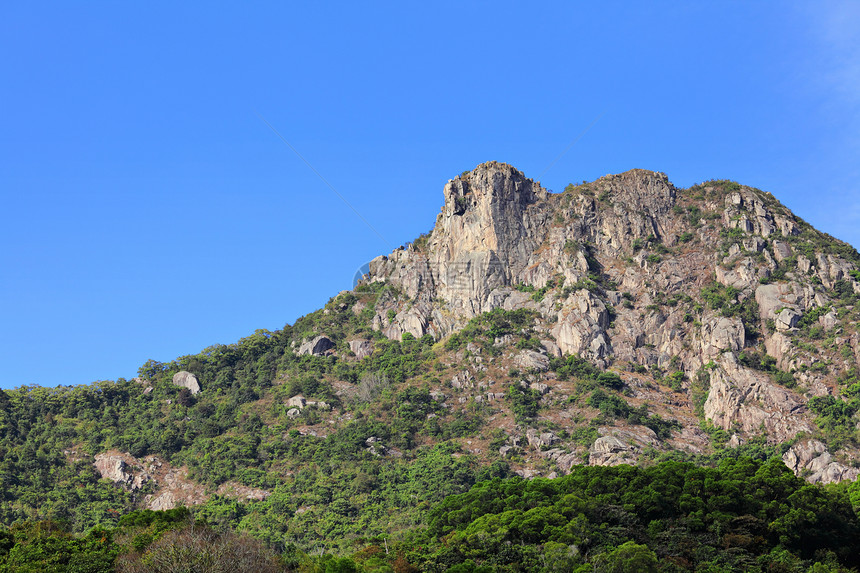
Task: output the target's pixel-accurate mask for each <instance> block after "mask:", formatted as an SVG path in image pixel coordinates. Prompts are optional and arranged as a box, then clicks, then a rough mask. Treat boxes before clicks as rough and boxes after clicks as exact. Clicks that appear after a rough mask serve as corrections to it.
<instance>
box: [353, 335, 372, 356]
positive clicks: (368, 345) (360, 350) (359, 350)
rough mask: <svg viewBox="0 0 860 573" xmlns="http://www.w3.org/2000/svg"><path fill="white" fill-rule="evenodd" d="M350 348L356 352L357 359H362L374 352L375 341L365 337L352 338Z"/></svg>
mask: <svg viewBox="0 0 860 573" xmlns="http://www.w3.org/2000/svg"><path fill="white" fill-rule="evenodd" d="M349 349H350V350H351V351H352V353H353V354H355V357H356V359H358V360H361V359H362V358H364V357H365V356H370V355H371V354H372V353H373V342H371V341H370V340H367V339H364V338H359V339H357V340H350V341H349Z"/></svg>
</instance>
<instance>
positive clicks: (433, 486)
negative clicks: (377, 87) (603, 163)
mask: <svg viewBox="0 0 860 573" xmlns="http://www.w3.org/2000/svg"><path fill="white" fill-rule="evenodd" d="M443 194H444V206H443V207H442V210H441V212H440V213H439V215H438V216H437V218H436V223H435V226H434V228H433V229H432V230H431V231H430V232H429V233H428V234H426V235H422V236H420V237H419V238H418V239H416V240H415V241H413V242H412V243H410V244H408V245H405V246H403V247H401V248H399V249H397V250H395V251H394V252H392V253H390V254H388V255H387V256H380V257H377V258H376V259H374V260H373V261H371V263H370V264H369V267H368V272H367V274H366V275H365V276H364V277H362V279H361V280H360V281H359V283H358V284H357V285H356V287H355V288H354V289H353V290H352V291H344V292H342V293H340V294H338V295H337V296H335V297H333V298H332V299H330V300H329V301H328V302H327V303H326V304H325V306H324V308H322V309H320V310H319V311H317V312H314V313H311V314H309V315H307V316H305V317H302V318H300V319H299V320H297V321H296V323H295V324H293V325H286V326H285V327H284V328H283V329H281V330H278V331H275V332H269V331H265V330H258V331H257V332H255V333H254V334H252V335H250V336H248V337H246V338H243V339H241V340H240V341H238V342H237V343H236V344H231V345H216V346H212V347H209V348H206V349H204V350H203V351H202V352H200V353H199V354H196V355H189V356H183V357H180V358H177V359H176V360H174V361H172V362H169V363H160V362H157V361H152V360H151V361H149V362H147V363H146V364H144V365H143V366H142V367H141V368H140V370H139V376H138V377H136V378H135V379H133V380H124V379H120V380H117V381H105V382H99V383H96V384H92V385H85V386H77V387H68V388H62V387H61V388H57V389H46V388H39V387H23V388H18V389H16V390H13V391H8V392H6V393H5V394H3V395H2V396H0V399H2V401H3V407H2V420H0V458H2V465H0V498H2V500H3V504H2V505H0V519H1V520H2V521H3V522H4V523H6V524H12V523H15V522H18V523H21V522H27V521H28V520H29V521H32V520H44V519H51V520H54V521H55V522H62V523H65V524H66V525H65V526H64V527H66V528H67V529H68V530H69V531H70V532H75V531H78V532H80V531H86V530H89V529H90V528H91V527H93V526H103V527H109V526H115V525H116V524H117V523H119V520H120V517H121V516H122V515H124V514H127V513H128V512H130V511H133V510H136V509H142V508H148V509H154V510H167V509H171V508H174V507H177V506H179V505H185V506H189V507H194V511H195V515H196V516H197V517H198V518H200V519H206V520H208V521H209V522H210V523H216V524H221V525H224V526H229V527H231V528H234V529H239V530H243V531H247V532H250V533H251V534H253V535H254V536H256V537H258V538H260V539H262V540H263V541H265V542H266V543H267V544H269V545H270V546H271V547H274V548H276V549H277V550H278V551H284V550H287V549H288V548H290V547H294V548H295V547H298V548H301V549H303V550H306V551H307V550H309V549H310V548H313V547H314V546H316V545H317V544H321V543H322V544H325V547H327V548H328V549H332V548H340V549H341V550H343V549H344V548H346V547H350V546H351V544H353V543H357V541H356V540H361V539H365V540H367V539H374V538H375V539H376V540H377V542H379V540H380V539H382V537H379V536H385V535H392V534H396V535H401V536H406V537H404V539H405V538H408V537H409V536H410V535H413V534H412V533H410V532H413V531H416V529H415V528H416V527H422V526H424V525H427V524H428V521H427V519H428V513H427V512H428V510H429V509H430V508H431V507H442V508H446V507H448V508H449V509H450V507H451V506H450V504H451V503H454V504H460V503H463V504H468V503H474V501H475V499H474V497H468V496H470V495H473V494H472V493H469V492H470V491H480V489H479V490H475V489H473V487H474V488H480V487H496V486H476V485H475V484H476V483H479V482H482V481H483V480H487V479H492V478H496V479H500V478H509V477H511V476H516V475H519V476H522V477H526V478H535V477H538V476H542V477H550V478H558V480H554V481H557V483H558V484H574V483H578V482H577V480H580V481H581V479H580V478H578V477H577V476H579V475H586V474H584V473H581V472H584V471H585V470H582V469H581V466H582V465H583V464H586V465H590V466H616V465H619V464H635V465H640V466H643V467H645V468H652V469H646V470H642V471H643V472H649V471H650V472H651V473H650V474H647V473H642V474H637V476H639V477H637V478H636V479H646V478H645V477H643V476H646V475H648V476H652V477H648V478H647V479H668V480H669V481H672V480H676V479H681V480H683V479H684V478H683V476H684V475H686V474H689V473H690V472H691V471H692V470H691V468H694V467H696V466H700V467H705V468H713V467H719V468H721V469H720V470H719V471H724V472H728V473H730V474H731V475H732V476H734V477H733V478H732V479H741V478H737V476H745V477H743V478H742V479H743V480H747V481H748V482H750V483H752V482H751V481H750V480H753V475H755V476H759V473H761V472H765V471H767V472H771V474H768V475H776V474H774V473H773V472H777V473H778V470H776V469H774V468H775V467H776V466H770V465H769V466H761V470H760V471H759V469H758V468H759V466H758V465H755V464H772V463H776V464H778V466H779V467H782V464H785V466H787V467H788V468H789V469H790V470H791V472H793V473H794V474H795V475H796V476H799V477H801V478H804V479H806V480H808V481H809V482H812V483H825V484H826V483H836V482H849V481H853V480H855V479H856V478H857V476H858V474H860V469H858V467H860V434H858V427H857V426H858V421H857V416H856V413H857V411H858V409H860V377H858V365H860V332H858V318H860V307H858V305H857V303H858V301H860V270H858V269H860V255H858V253H857V251H856V250H854V249H853V248H852V247H851V246H849V245H847V244H845V243H843V242H840V241H838V240H836V239H834V238H832V237H830V236H828V235H825V234H823V233H820V232H818V231H816V230H815V229H813V228H812V227H811V226H810V225H808V224H807V223H805V222H804V221H802V220H801V219H799V218H798V217H796V216H795V215H794V214H792V213H791V212H790V211H789V210H788V209H787V208H785V207H784V206H783V205H781V204H780V203H779V202H778V201H777V200H776V199H775V198H774V197H773V196H772V195H770V194H769V193H766V192H763V191H760V190H758V189H754V188H750V187H746V186H743V185H740V184H738V183H734V182H731V181H708V182H705V183H702V184H698V185H694V186H693V187H690V188H688V189H680V188H676V187H675V186H674V185H672V183H671V182H670V181H669V179H668V178H667V176H666V175H664V174H662V173H656V172H652V171H645V170H633V171H628V172H626V173H622V174H619V175H608V176H606V177H603V178H600V179H598V180H596V181H592V182H583V183H581V184H571V185H569V186H568V187H567V188H566V189H565V190H564V191H563V192H562V193H551V192H549V191H547V190H546V189H544V188H543V187H541V185H540V184H539V183H538V182H535V181H532V180H530V179H528V178H527V177H525V175H523V174H522V173H521V172H520V171H518V170H517V169H515V168H514V167H512V166H510V165H507V164H503V163H496V162H490V163H484V164H482V165H479V166H478V167H476V168H475V169H474V170H472V171H469V172H464V173H462V174H461V175H459V176H458V177H456V178H454V179H452V180H450V181H449V182H448V183H447V184H446V185H445V187H444V191H443ZM747 458H750V459H752V460H754V462H750V463H751V464H753V465H744V463H741V462H737V460H740V459H747ZM756 460H757V461H756ZM678 462H683V463H685V464H692V465H689V466H686V465H685V466H677V465H676V466H672V465H668V466H667V465H666V464H671V463H678ZM727 463H737V464H740V465H737V466H732V465H725V464H727ZM653 468H670V469H668V470H664V469H660V470H653ZM671 468H675V469H671ZM678 468H681V470H679V469H678ZM751 468H752V469H751ZM589 471H594V472H601V471H605V472H606V473H604V474H597V473H595V474H594V475H595V476H596V475H604V476H616V477H615V478H612V479H622V478H619V477H617V476H620V475H622V474H612V473H610V472H611V471H615V470H611V469H610V468H606V469H599V468H593V469H592V470H589ZM618 471H620V472H623V471H627V470H618ZM631 471H632V470H631ZM714 471H717V470H714ZM779 471H781V470H779ZM786 471H788V470H786ZM578 472H579V473H578ZM661 472H662V473H661ZM667 472H668V473H667ZM672 472H675V473H672ZM678 472H680V473H678ZM732 472H733V473H732ZM566 474H572V475H571V476H569V478H562V477H561V476H565V475H566ZM669 474H671V475H672V476H673V477H671V479H670V478H669V477H666V476H668V475H669ZM589 475H591V474H589ZM762 475H764V474H762ZM789 475H790V474H789ZM654 476H663V477H659V478H655V477H654ZM679 476H681V477H679ZM607 479H609V478H607ZM709 479H710V478H709ZM714 479H716V478H714ZM720 479H723V478H720ZM756 479H758V478H756ZM762 479H764V478H762ZM768 479H769V478H768ZM780 479H782V480H783V482H784V483H788V482H786V480H787V479H788V478H780ZM561 480H566V481H561ZM539 482H540V480H538V482H535V483H539ZM493 483H496V482H493ZM499 483H503V482H499ZM504 483H507V482H504ZM540 483H543V482H540ZM791 483H792V484H794V485H792V486H791V487H796V488H801V487H802V486H801V485H800V484H801V483H802V482H800V481H799V480H798V481H797V482H791ZM499 487H501V486H499ZM504 487H507V486H504ZM516 487H520V486H516ZM535 487H537V488H540V487H544V486H535ZM546 487H550V486H546ZM554 487H562V485H557V486H554ZM810 487H812V486H810ZM841 487H842V489H841V490H838V491H841V492H842V493H841V494H839V495H848V494H847V493H845V492H848V491H849V490H850V491H851V492H854V493H852V495H855V498H856V500H857V501H858V502H860V491H856V488H855V487H854V486H853V485H851V486H847V487H846V486H841ZM756 491H760V490H756ZM792 491H793V490H792ZM804 491H807V490H804ZM808 491H810V492H812V491H816V492H817V491H824V490H820V489H811V490H808ZM828 491H830V490H828ZM833 491H837V490H833ZM452 494H460V495H462V496H466V497H456V498H449V499H456V500H459V501H454V502H451V501H446V502H445V503H447V504H449V505H445V504H443V505H441V506H439V505H437V504H439V503H440V502H443V500H445V499H446V498H447V496H450V495H452ZM474 495H477V494H474ZM493 495H497V494H493ZM547 495H549V494H547ZM661 495H662V494H661ZM666 495H669V494H668V493H667V494H666ZM739 495H740V494H739ZM744 495H746V494H744ZM750 495H753V494H750ZM786 495H788V493H786ZM810 495H812V494H810ZM815 495H824V494H815ZM834 495H835V494H834ZM547 499H550V498H549V497H548V498H547ZM750 499H752V497H751V498H750ZM606 503H609V502H606ZM612 503H616V502H612ZM619 503H620V502H619ZM625 503H627V502H625ZM828 503H829V502H828ZM833 503H836V502H833ZM610 505H611V504H610ZM607 507H608V506H607ZM613 507H614V506H613ZM434 511H436V512H437V513H435V514H433V515H434V516H435V517H433V519H434V520H435V521H433V523H435V524H436V525H434V526H433V527H435V528H436V529H433V528H432V527H431V529H430V530H428V531H430V532H431V533H432V532H433V531H435V532H436V533H435V535H440V536H441V535H453V533H451V532H452V531H454V530H455V529H456V528H457V527H463V528H467V527H473V525H471V524H470V523H471V522H469V521H468V520H467V521H462V519H463V517H462V516H460V517H451V516H448V515H447V514H446V515H440V514H439V513H438V512H439V511H442V510H434ZM481 511H483V510H481ZM601 511H603V510H601ZM720 511H723V512H724V513H723V514H721V515H729V514H728V513H725V512H726V511H729V510H726V509H725V508H723V509H721V510H720ZM732 511H738V512H740V513H737V515H738V516H742V515H744V513H742V512H741V509H739V508H735V509H733V510H732ZM744 511H752V510H744ZM762 511H764V510H762ZM834 511H836V510H834ZM479 513H480V511H478V510H477V509H473V510H470V513H469V515H471V516H472V517H473V518H474V517H475V516H477V515H478V514H479ZM598 513H599V512H598ZM849 513H850V510H849ZM834 515H835V513H834ZM595 519H596V518H595ZM672 519H675V518H674V517H673V518H672ZM738 519H740V517H738ZM773 519H776V518H773ZM780 519H782V518H780ZM840 519H841V518H840ZM682 521H683V520H682ZM442 523H445V524H447V525H440V524H442ZM683 523H684V524H687V525H684V527H687V526H688V525H689V523H691V522H689V521H683ZM727 523H728V522H727ZM732 523H734V522H732ZM797 523H800V522H797ZM703 527H705V526H704V525H703ZM719 527H722V526H719ZM719 527H717V531H718V533H717V534H716V537H714V536H712V537H709V538H708V539H709V541H702V543H712V544H713V545H714V547H717V546H719V544H720V543H723V544H724V545H725V543H727V542H726V541H725V535H727V534H725V532H723V533H722V534H721V533H719V531H720V530H719ZM757 527H758V526H757ZM762 527H763V526H762ZM822 527H823V526H822ZM840 527H841V526H840ZM852 527H853V526H852ZM452 528H453V529H452ZM745 531H746V530H745ZM431 533H427V535H431ZM416 535H417V534H416ZM589 535H591V534H589ZM631 535H632V534H631ZM655 535H656V533H655ZM690 535H692V533H691V534H690ZM709 535H710V534H709ZM738 535H740V533H739V534H738ZM744 535H746V533H744ZM750 535H752V534H750ZM586 537H587V538H588V539H592V541H589V542H587V543H586V541H582V540H581V541H578V542H577V543H578V544H579V545H582V546H583V547H585V546H587V545H589V544H591V545H592V546H593V547H594V548H595V551H597V549H600V548H601V547H602V548H603V549H605V548H606V547H608V545H600V544H597V545H595V543H596V542H595V541H594V540H593V537H588V536H586ZM753 537H754V536H753ZM753 537H750V539H752V538H753ZM838 537H839V536H838V535H835V536H832V537H831V539H836V538H838ZM150 539H151V538H150ZM428 539H429V538H427V539H424V540H423V541H422V542H421V543H427V544H430V543H431V541H428ZM433 539H436V540H435V541H432V543H439V539H440V538H433ZM559 539H561V538H559ZM583 539H585V537H584V538H583ZM613 539H614V538H613ZM618 539H621V538H618ZM625 539H626V538H625ZM655 539H656V538H655ZM721 539H722V541H720V540H721ZM773 539H774V540H775V541H774V542H773V543H774V547H775V546H776V544H777V543H782V544H783V545H781V546H780V547H788V545H786V544H788V543H789V542H788V541H785V542H784V543H783V541H780V540H781V539H782V538H781V537H779V536H776V537H774V538H773ZM786 539H788V538H786ZM523 543H525V541H524V542H523ZM571 543H573V542H571ZM606 543H609V541H606ZM613 543H615V542H613ZM631 543H632V541H631ZM652 543H655V542H653V541H652ZM579 545H578V546H579ZM615 545H618V548H619V550H620V547H621V542H620V541H618V542H617V543H615ZM615 545H612V546H613V547H614V546H615ZM571 546H572V545H571ZM661 547H662V546H661ZM725 547H728V546H727V545H726V546H725ZM744 547H746V546H744ZM816 547H818V546H816ZM603 549H601V550H603ZM607 551H608V550H607ZM660 551H663V549H660V550H659V551H658V553H659V554H660V555H661V556H664V554H663V553H660ZM666 551H668V550H666ZM744 551H747V549H744ZM797 551H799V552H800V553H798V554H801V553H803V554H804V559H810V558H811V555H812V553H810V552H809V551H807V550H806V549H803V550H801V549H798V550H797ZM804 551H806V553H808V555H807V554H806V553H804ZM606 554H607V555H608V554H609V553H606ZM458 555H459V557H457V558H456V559H455V561H454V562H452V563H465V561H464V560H466V556H467V553H463V552H461V553H459V554H458ZM535 555H537V554H535ZM571 555H572V554H571ZM577 555H579V554H577ZM690 555H692V554H690ZM690 555H688V556H686V557H684V559H687V561H689V562H690V563H693V561H690V560H691V559H694V558H693V557H692V556H690ZM523 558H524V557H523ZM570 558H571V559H573V558H574V557H570ZM679 558H680V557H679ZM512 559H513V558H512ZM518 559H519V557H518ZM535 559H537V557H535ZM577 559H579V557H577ZM696 559H698V557H697V558H696ZM840 562H841V563H845V561H840ZM428 563H429V561H428ZM681 569H682V570H683V569H684V568H683V567H682V568H681ZM440 570H444V569H440ZM748 570H752V569H748Z"/></svg>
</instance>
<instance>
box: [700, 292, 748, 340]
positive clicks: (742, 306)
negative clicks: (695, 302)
mask: <svg viewBox="0 0 860 573" xmlns="http://www.w3.org/2000/svg"><path fill="white" fill-rule="evenodd" d="M740 295H741V293H740V291H739V290H738V289H736V288H734V287H731V286H727V285H723V284H720V283H718V282H713V283H711V284H710V285H708V286H706V287H705V288H703V289H702V300H703V301H704V303H705V304H707V305H708V307H709V308H711V309H712V310H716V311H719V313H720V314H721V315H722V316H725V317H733V316H737V317H739V318H740V319H741V321H743V324H744V328H745V329H746V332H747V336H748V337H750V338H755V337H756V336H757V335H758V325H759V321H760V318H759V315H758V303H756V301H755V299H754V298H752V297H746V298H743V297H741V296H740Z"/></svg>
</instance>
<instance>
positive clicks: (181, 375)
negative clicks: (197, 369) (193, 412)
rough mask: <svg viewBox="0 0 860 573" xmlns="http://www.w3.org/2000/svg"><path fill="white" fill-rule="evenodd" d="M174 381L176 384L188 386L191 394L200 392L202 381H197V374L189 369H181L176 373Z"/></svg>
mask: <svg viewBox="0 0 860 573" xmlns="http://www.w3.org/2000/svg"><path fill="white" fill-rule="evenodd" d="M173 383H174V384H175V385H176V386H182V387H183V388H188V390H190V391H191V394H197V393H198V392H200V383H199V382H198V381H197V376H195V375H194V374H192V373H191V372H188V371H187V370H181V371H179V372H177V373H176V374H174V375H173Z"/></svg>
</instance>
